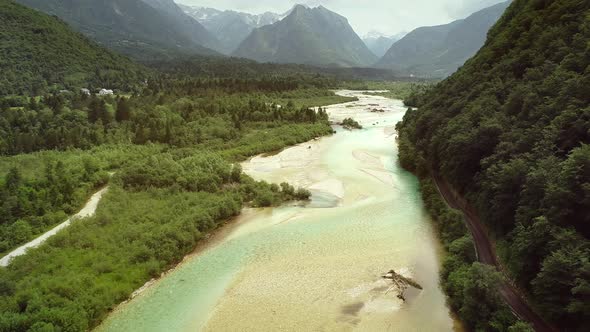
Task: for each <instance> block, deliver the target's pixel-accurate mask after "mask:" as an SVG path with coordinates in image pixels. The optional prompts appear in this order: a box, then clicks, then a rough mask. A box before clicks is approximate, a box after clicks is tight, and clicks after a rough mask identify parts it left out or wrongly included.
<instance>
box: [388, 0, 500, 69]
mask: <svg viewBox="0 0 590 332" xmlns="http://www.w3.org/2000/svg"><path fill="white" fill-rule="evenodd" d="M509 4H510V1H507V2H504V3H499V4H496V5H494V6H491V7H489V8H485V9H482V10H480V11H478V12H476V13H474V14H472V15H470V16H469V17H467V18H466V19H462V20H457V21H454V22H451V23H449V24H445V25H439V26H433V27H421V28H418V29H416V30H414V31H412V32H410V33H409V34H407V35H406V36H405V37H404V38H402V39H401V40H399V41H397V42H396V43H394V44H393V45H392V46H391V48H390V49H389V50H388V51H387V53H386V54H385V55H384V56H383V58H381V60H379V62H378V63H377V66H378V67H381V68H390V69H394V70H397V71H400V72H403V73H405V74H413V75H416V76H423V77H446V76H448V75H450V74H452V73H454V72H455V71H456V70H457V68H459V67H460V66H462V65H463V64H464V63H465V61H467V59H469V58H470V57H472V56H473V55H474V54H475V53H476V52H477V51H478V50H479V49H480V48H481V47H482V45H483V43H484V42H485V40H486V35H487V33H488V30H489V29H490V27H492V26H493V25H494V23H496V21H497V20H498V19H499V18H500V16H502V13H504V10H505V9H506V7H508V5H509Z"/></svg>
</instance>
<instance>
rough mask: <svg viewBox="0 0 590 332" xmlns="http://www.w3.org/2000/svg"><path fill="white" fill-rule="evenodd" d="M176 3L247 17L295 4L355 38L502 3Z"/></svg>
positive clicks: (426, 23)
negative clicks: (318, 9)
mask: <svg viewBox="0 0 590 332" xmlns="http://www.w3.org/2000/svg"><path fill="white" fill-rule="evenodd" d="M175 1H176V2H179V3H184V4H190V5H197V6H203V7H213V8H217V9H232V10H237V11H245V12H249V13H262V12H265V11H273V12H277V13H284V12H285V11H287V10H289V9H290V8H291V7H293V6H294V5H295V4H297V3H302V4H305V5H308V6H314V7H315V6H318V5H323V6H325V7H326V8H328V9H330V10H333V11H335V12H337V13H339V14H341V15H343V16H345V17H347V18H348V20H349V22H350V24H351V25H352V26H353V28H354V29H355V30H356V31H357V33H358V34H359V35H364V34H366V33H368V32H369V31H380V32H382V33H386V34H391V35H393V34H396V33H398V32H401V31H411V30H413V29H415V28H417V27H421V26H429V25H439V24H445V23H449V22H451V21H453V20H456V19H460V18H465V17H467V16H469V15H470V14H472V13H474V12H476V11H478V10H480V9H483V8H485V7H489V6H491V5H494V4H496V3H499V2H502V1H503V0H370V1H368V0H299V1H297V0H281V1H279V0H257V1H252V0H175Z"/></svg>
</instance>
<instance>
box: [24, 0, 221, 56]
mask: <svg viewBox="0 0 590 332" xmlns="http://www.w3.org/2000/svg"><path fill="white" fill-rule="evenodd" d="M17 2H20V3H22V4H24V5H26V6H29V7H32V8H35V9H38V10H41V11H43V12H45V13H48V14H51V15H56V16H57V17H59V18H61V19H62V20H64V21H66V22H67V23H68V24H70V25H71V26H72V27H73V28H74V29H76V30H78V31H80V32H82V33H83V34H85V35H86V36H88V37H90V38H91V39H94V40H96V41H98V42H99V43H101V44H103V45H105V46H107V47H109V48H111V49H113V50H116V51H118V52H121V53H123V54H127V55H130V56H132V57H134V58H136V59H141V60H151V59H162V58H171V57H175V56H177V55H180V54H202V55H218V54H219V53H217V52H216V51H213V50H212V49H221V45H220V43H219V41H218V40H217V39H216V38H215V37H214V36H213V35H212V34H211V33H210V32H209V31H208V30H207V29H205V27H203V26H202V25H201V24H200V23H199V22H197V21H196V20H195V19H193V18H192V17H190V16H188V15H186V14H185V13H184V12H183V11H182V10H181V9H180V8H179V7H178V6H177V5H176V4H175V3H174V1H173V0H101V1H97V0H17Z"/></svg>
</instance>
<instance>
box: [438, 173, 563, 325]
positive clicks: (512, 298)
mask: <svg viewBox="0 0 590 332" xmlns="http://www.w3.org/2000/svg"><path fill="white" fill-rule="evenodd" d="M433 178H434V181H435V183H436V186H437V187H438V190H439V192H440V193H441V195H442V196H443V198H444V199H445V201H446V202H447V204H448V205H449V206H450V207H452V208H454V209H457V210H460V211H462V212H463V215H464V216H465V221H466V223H467V228H469V231H470V232H471V235H472V237H473V242H474V244H475V249H476V252H477V259H478V260H479V261H480V262H481V263H484V264H488V265H492V266H495V267H496V268H497V269H498V270H500V271H501V270H502V267H501V266H500V264H499V262H498V259H497V257H496V252H495V248H494V246H493V244H492V242H491V241H490V238H489V237H488V235H487V231H486V227H485V226H484V225H483V223H482V222H481V220H480V219H479V217H478V215H477V213H476V211H475V209H474V208H473V207H472V206H471V205H469V204H468V203H467V202H466V201H465V200H464V199H463V198H462V197H460V196H459V195H457V194H456V193H454V191H453V190H451V187H450V185H449V184H448V183H447V182H446V181H445V180H443V179H442V178H440V177H436V176H435V177H433ZM498 291H499V292H500V295H501V296H502V298H503V299H504V301H505V302H506V303H507V304H508V305H509V306H510V308H511V309H512V311H513V312H514V313H515V314H516V316H518V317H519V318H520V319H522V320H524V321H527V322H529V323H530V324H531V325H532V326H533V328H534V329H535V331H538V332H545V331H548V332H549V331H557V329H556V328H554V327H553V326H551V325H549V324H548V323H547V322H545V321H544V320H543V319H542V318H541V317H540V316H539V315H537V314H536V313H535V312H534V311H533V310H532V308H531V307H529V305H528V304H527V302H526V300H525V299H524V296H523V295H521V294H520V292H519V291H518V290H517V289H516V288H515V287H514V286H512V285H511V284H510V283H509V282H507V281H503V282H502V283H501V284H500V286H499V290H498Z"/></svg>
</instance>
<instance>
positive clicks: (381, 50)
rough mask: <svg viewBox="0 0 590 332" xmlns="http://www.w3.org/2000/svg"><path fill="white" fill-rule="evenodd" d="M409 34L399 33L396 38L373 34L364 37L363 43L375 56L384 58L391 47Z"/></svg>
mask: <svg viewBox="0 0 590 332" xmlns="http://www.w3.org/2000/svg"><path fill="white" fill-rule="evenodd" d="M406 34H407V32H402V33H398V34H396V35H394V36H388V35H385V34H381V33H379V32H371V33H369V34H367V35H366V36H365V37H363V42H364V43H365V45H367V47H368V48H369V50H371V52H373V54H375V55H376V56H378V57H382V56H384V55H385V53H387V51H388V50H389V49H390V48H391V45H393V43H395V42H396V41H398V40H400V39H402V38H403V37H404V36H405V35H406Z"/></svg>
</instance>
